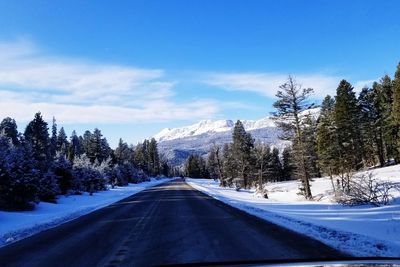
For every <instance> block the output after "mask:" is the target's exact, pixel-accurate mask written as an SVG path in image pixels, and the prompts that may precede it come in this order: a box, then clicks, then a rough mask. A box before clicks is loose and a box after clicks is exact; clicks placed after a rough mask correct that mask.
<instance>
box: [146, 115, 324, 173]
mask: <svg viewBox="0 0 400 267" xmlns="http://www.w3.org/2000/svg"><path fill="white" fill-rule="evenodd" d="M304 113H307V114H310V115H311V117H312V118H314V119H316V118H317V117H318V116H319V108H315V109H311V110H307V111H305V112H304ZM242 123H243V126H244V128H245V130H246V131H247V132H249V133H250V134H251V135H252V137H253V138H254V139H255V140H256V141H258V142H263V143H265V144H269V145H271V146H274V147H277V148H279V149H280V150H281V149H283V148H284V147H285V146H287V145H288V144H289V142H288V141H283V140H280V139H279V135H280V133H281V132H280V130H279V129H278V128H277V127H276V125H275V122H274V121H273V120H272V119H271V118H269V117H266V118H262V119H260V120H242ZM234 126H235V122H234V121H232V120H202V121H200V122H198V123H195V124H193V125H189V126H184V127H180V128H165V129H163V130H162V131H161V132H159V133H158V134H156V135H154V136H153V137H154V138H155V139H156V140H157V142H158V148H159V151H160V152H161V153H162V154H163V155H164V157H166V159H167V160H168V161H169V162H170V163H171V164H173V165H181V164H182V163H184V162H185V160H186V158H187V157H188V156H189V155H190V154H198V155H206V154H207V153H208V151H209V150H210V147H211V146H212V145H213V144H216V145H218V146H221V147H222V146H223V145H224V144H225V143H229V142H231V141H232V130H233V128H234Z"/></svg>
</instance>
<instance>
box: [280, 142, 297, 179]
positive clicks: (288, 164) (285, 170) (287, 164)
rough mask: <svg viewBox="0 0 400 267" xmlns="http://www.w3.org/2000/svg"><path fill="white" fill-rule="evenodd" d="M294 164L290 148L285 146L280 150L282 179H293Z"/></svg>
mask: <svg viewBox="0 0 400 267" xmlns="http://www.w3.org/2000/svg"><path fill="white" fill-rule="evenodd" d="M294 169H295V165H294V162H293V158H292V149H291V148H290V147H285V148H284V149H283V152H282V179H283V180H285V181H287V180H293V179H295V178H294Z"/></svg>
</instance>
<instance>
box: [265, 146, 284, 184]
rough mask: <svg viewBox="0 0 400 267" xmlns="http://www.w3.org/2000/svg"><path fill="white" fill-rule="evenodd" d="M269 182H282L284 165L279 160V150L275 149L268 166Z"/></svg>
mask: <svg viewBox="0 0 400 267" xmlns="http://www.w3.org/2000/svg"><path fill="white" fill-rule="evenodd" d="M267 175H268V180H269V181H271V182H279V181H281V180H282V163H281V161H280V159H279V150H278V149H277V148H276V147H274V148H273V149H272V152H271V155H270V157H269V162H268V165H267Z"/></svg>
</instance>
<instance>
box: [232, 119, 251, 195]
mask: <svg viewBox="0 0 400 267" xmlns="http://www.w3.org/2000/svg"><path fill="white" fill-rule="evenodd" d="M232 139H233V142H232V150H233V156H234V157H235V158H236V160H235V162H236V177H233V178H240V179H243V186H244V188H248V187H249V186H250V181H249V179H250V177H252V170H253V168H252V167H253V166H252V164H253V162H254V159H253V158H252V149H253V147H254V140H253V138H252V137H251V135H250V134H249V133H247V132H246V131H245V129H244V126H243V124H242V122H241V121H240V120H238V121H237V122H236V123H235V127H234V128H233V133H232Z"/></svg>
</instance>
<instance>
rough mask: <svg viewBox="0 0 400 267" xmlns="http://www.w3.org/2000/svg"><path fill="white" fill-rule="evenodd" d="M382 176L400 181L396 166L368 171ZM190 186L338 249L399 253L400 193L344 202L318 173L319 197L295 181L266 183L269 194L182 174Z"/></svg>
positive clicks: (363, 253)
mask: <svg viewBox="0 0 400 267" xmlns="http://www.w3.org/2000/svg"><path fill="white" fill-rule="evenodd" d="M373 172H374V173H375V174H376V177H377V178H378V177H379V178H380V179H383V180H390V181H400V166H399V165H397V166H391V167H386V168H381V169H376V170H374V171H373ZM187 182H188V183H189V184H190V185H191V186H192V187H194V188H196V189H198V190H200V191H202V192H203V193H206V194H208V195H210V196H212V197H214V198H216V199H218V200H220V201H222V202H225V203H226V204H228V205H231V206H233V207H236V208H239V209H241V210H244V211H246V212H248V213H250V214H253V215H255V216H258V217H260V218H263V219H265V220H268V221H271V222H273V223H275V224H278V225H281V226H284V227H286V228H289V229H291V230H294V231H296V232H299V233H302V234H305V235H308V236H310V237H313V238H315V239H317V240H319V241H321V242H323V243H325V244H327V245H330V246H332V247H335V248H337V249H338V250H340V251H343V252H346V253H350V254H353V255H355V256H388V257H399V256H400V195H397V196H396V199H395V200H394V201H393V202H392V203H391V205H389V206H383V207H374V206H368V205H366V206H353V207H347V206H343V205H339V204H336V203H334V202H333V193H332V189H331V188H332V186H331V182H330V180H329V179H328V178H318V179H315V180H314V182H312V190H313V193H314V196H316V198H317V199H319V201H305V200H304V199H302V197H301V196H299V195H297V192H298V182H297V181H289V182H280V183H270V184H268V186H267V188H268V191H269V199H263V198H261V197H259V196H257V195H256V194H255V192H254V190H241V191H239V192H237V191H235V190H234V189H233V188H220V187H219V186H218V183H217V182H214V181H213V180H207V179H189V178H188V179H187Z"/></svg>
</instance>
